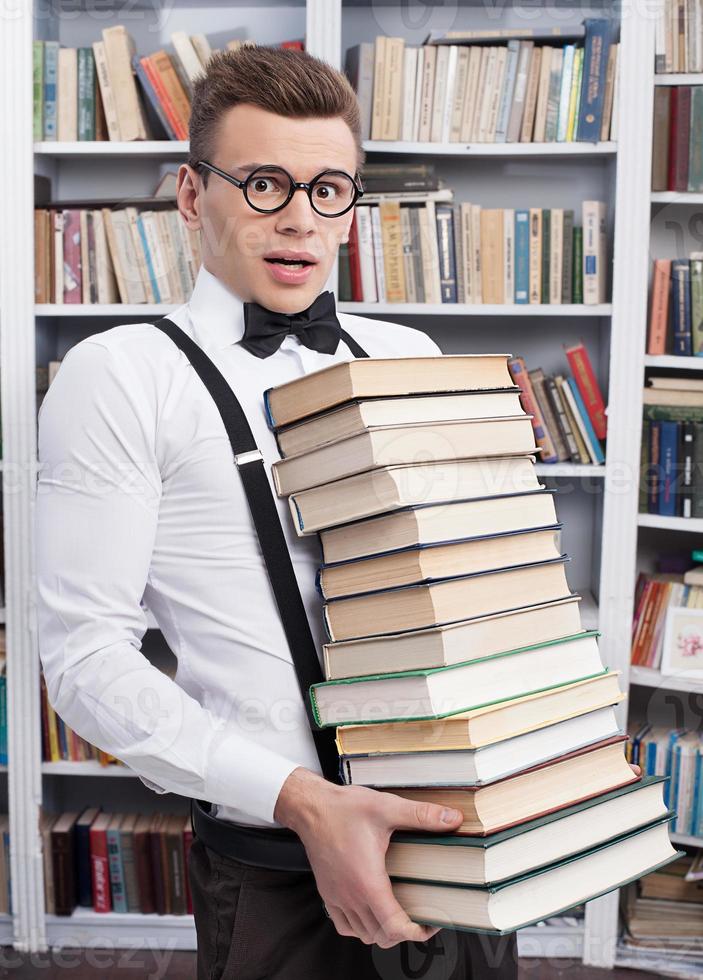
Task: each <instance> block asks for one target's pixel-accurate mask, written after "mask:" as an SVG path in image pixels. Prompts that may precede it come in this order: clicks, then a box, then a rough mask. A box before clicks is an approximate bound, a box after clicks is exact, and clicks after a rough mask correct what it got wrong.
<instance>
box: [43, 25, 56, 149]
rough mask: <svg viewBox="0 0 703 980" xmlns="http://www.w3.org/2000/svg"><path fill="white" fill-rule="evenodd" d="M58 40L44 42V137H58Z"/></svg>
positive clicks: (46, 138)
mask: <svg viewBox="0 0 703 980" xmlns="http://www.w3.org/2000/svg"><path fill="white" fill-rule="evenodd" d="M58 78H59V42H58V41H45V42H44V139H45V140H55V139H58V108H57V102H56V96H57V92H58Z"/></svg>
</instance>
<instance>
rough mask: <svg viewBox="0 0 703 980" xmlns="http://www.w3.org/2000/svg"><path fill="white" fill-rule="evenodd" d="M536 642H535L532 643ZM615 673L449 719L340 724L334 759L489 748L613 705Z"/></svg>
mask: <svg viewBox="0 0 703 980" xmlns="http://www.w3.org/2000/svg"><path fill="white" fill-rule="evenodd" d="M545 608H547V609H548V608H550V607H548V606H547V607H545ZM551 638H552V637H548V639H551ZM555 638H556V637H555ZM536 642H539V640H538V639H536ZM619 675H620V671H608V672H607V673H605V674H598V675H597V676H596V677H589V678H587V679H585V680H578V681H574V682H573V683H571V684H563V685H562V686H561V687H556V688H550V689H549V690H547V691H538V692H537V693H536V694H527V695H525V696H524V697H521V698H514V699H513V700H512V701H500V702H498V704H489V705H487V706H486V707H485V708H475V709H474V710H473V711H461V712H459V714H456V715H452V716H451V717H449V718H440V719H430V720H429V721H397V722H385V723H381V724H379V725H340V726H339V727H338V728H337V738H336V740H337V747H338V750H339V753H340V755H354V754H362V753H365V752H435V751H438V750H441V749H443V750H445V751H449V750H454V749H472V748H478V747H479V746H480V745H492V744H493V743H494V742H500V741H503V740H504V739H508V738H514V737H515V736H517V735H524V734H525V733H527V732H533V731H536V730H538V729H540V728H546V727H548V726H549V725H553V724H556V723H557V722H559V721H564V720H565V719H566V718H574V717H576V716H577V715H581V714H585V713H586V712H589V711H596V710H597V709H598V708H604V707H607V706H608V705H612V704H619V703H620V701H622V700H624V698H625V694H623V692H622V691H621V690H620V688H619V687H618V677H619Z"/></svg>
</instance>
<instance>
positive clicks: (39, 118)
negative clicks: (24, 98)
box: [32, 41, 44, 143]
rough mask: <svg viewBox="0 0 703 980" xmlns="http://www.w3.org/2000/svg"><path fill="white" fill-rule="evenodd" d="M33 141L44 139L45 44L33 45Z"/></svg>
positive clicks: (38, 42) (40, 42) (35, 43)
mask: <svg viewBox="0 0 703 980" xmlns="http://www.w3.org/2000/svg"><path fill="white" fill-rule="evenodd" d="M32 106H33V112H32V139H33V140H34V141H35V143H38V142H39V141H41V140H42V139H44V42H43V41H34V42H33V44H32Z"/></svg>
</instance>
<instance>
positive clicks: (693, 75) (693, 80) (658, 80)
mask: <svg viewBox="0 0 703 980" xmlns="http://www.w3.org/2000/svg"><path fill="white" fill-rule="evenodd" d="M654 84H655V85H703V75H701V74H700V73H699V72H671V73H670V74H668V75H664V74H662V75H655V76H654Z"/></svg>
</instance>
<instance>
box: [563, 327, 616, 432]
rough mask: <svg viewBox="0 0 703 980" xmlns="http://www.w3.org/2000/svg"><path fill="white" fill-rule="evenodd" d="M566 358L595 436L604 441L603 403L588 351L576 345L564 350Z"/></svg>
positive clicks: (605, 423) (605, 427)
mask: <svg viewBox="0 0 703 980" xmlns="http://www.w3.org/2000/svg"><path fill="white" fill-rule="evenodd" d="M566 357H567V359H568V361H569V367H570V368H571V372H572V374H573V376H574V378H575V380H576V384H577V385H578V389H579V392H580V394H581V397H582V398H583V403H584V405H585V406H586V411H587V412H588V417H589V419H590V420H591V425H592V426H593V429H594V431H595V433H596V436H597V437H598V438H599V439H605V435H606V429H607V422H606V417H605V403H604V401H603V395H602V394H601V390H600V388H599V387H598V381H597V380H596V376H595V374H594V372H593V366H592V364H591V359H590V357H589V356H588V351H587V350H586V348H585V347H584V345H583V344H576V346H575V347H567V348H566Z"/></svg>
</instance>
